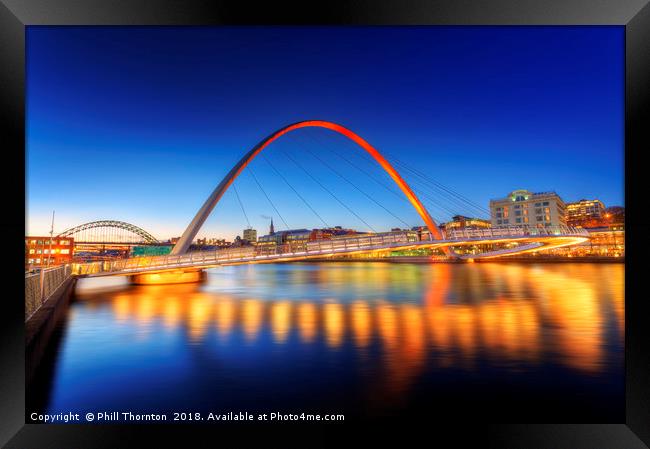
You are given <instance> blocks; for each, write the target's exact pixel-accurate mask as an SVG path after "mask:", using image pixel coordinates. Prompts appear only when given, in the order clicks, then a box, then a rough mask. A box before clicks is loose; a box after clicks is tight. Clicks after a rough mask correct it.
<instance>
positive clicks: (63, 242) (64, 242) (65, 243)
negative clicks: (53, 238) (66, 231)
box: [61, 240, 70, 245]
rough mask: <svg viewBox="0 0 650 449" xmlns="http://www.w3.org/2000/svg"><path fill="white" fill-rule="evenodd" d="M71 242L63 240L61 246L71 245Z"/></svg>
mask: <svg viewBox="0 0 650 449" xmlns="http://www.w3.org/2000/svg"><path fill="white" fill-rule="evenodd" d="M69 244H70V240H61V245H69Z"/></svg>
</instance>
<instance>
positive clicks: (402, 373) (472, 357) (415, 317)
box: [55, 263, 624, 404]
mask: <svg viewBox="0 0 650 449" xmlns="http://www.w3.org/2000/svg"><path fill="white" fill-rule="evenodd" d="M623 282H624V266H623V265H619V264H539V265H529V264H528V265H527V264H522V265H517V264H499V263H490V264H469V265H449V264H432V265H411V264H376V263H375V264H372V263H340V264H337V263H329V264H293V265H261V266H240V267H226V268H222V269H217V270H214V271H212V272H210V275H209V279H208V282H207V283H206V284H203V285H197V284H185V285H171V286H143V287H124V288H123V289H122V290H120V291H114V290H110V291H105V290H96V289H94V287H93V285H92V283H86V284H82V285H80V289H79V292H78V301H77V302H76V303H75V304H73V306H72V307H73V310H72V311H71V315H70V323H69V325H68V327H69V330H68V337H67V339H68V340H67V342H66V344H65V345H64V347H63V349H62V352H63V358H64V363H63V365H62V367H61V368H60V370H59V376H60V377H59V379H58V382H59V388H57V390H56V394H58V395H63V396H65V394H67V393H66V388H71V387H70V386H69V385H68V386H67V387H66V386H65V384H66V382H68V381H69V380H70V379H76V378H78V373H76V370H79V366H78V365H75V363H71V362H70V360H76V361H78V360H82V359H83V363H86V364H93V363H94V364H98V363H101V360H100V359H102V358H107V359H109V360H110V358H111V355H112V356H113V357H114V358H116V359H119V358H120V357H121V356H122V353H121V351H123V347H122V346H120V345H115V346H107V347H105V350H106V351H113V353H112V354H106V353H104V354H98V353H96V352H93V351H89V350H88V349H87V347H86V345H87V344H92V343H93V342H92V341H90V342H89V341H88V338H91V339H92V338H93V335H95V334H89V333H88V332H86V329H87V326H91V325H92V326H99V327H100V328H101V329H100V333H101V335H102V337H101V338H103V339H108V340H111V339H112V338H117V336H116V335H118V334H119V335H124V333H126V335H128V336H129V338H130V341H131V345H133V346H134V347H135V349H134V350H136V351H137V352H138V356H139V357H141V360H140V361H138V363H143V364H146V363H147V357H148V352H149V351H151V352H155V351H156V348H160V347H164V346H165V345H169V346H168V347H167V350H168V351H170V352H171V354H172V355H171V356H170V357H171V358H174V357H175V358H177V359H178V360H182V359H183V357H184V356H183V353H184V351H185V352H186V351H188V348H191V347H201V348H207V349H210V350H216V351H234V353H236V354H238V355H237V356H236V357H235V356H233V357H232V358H230V359H229V362H228V363H229V364H233V365H234V367H233V365H228V367H229V369H231V370H235V369H236V368H238V366H237V365H238V364H240V365H241V367H244V366H246V369H248V368H249V367H250V366H256V367H258V368H259V369H264V368H263V367H262V366H261V362H258V360H261V358H262V356H260V353H259V351H260V350H261V351H267V349H268V348H269V347H272V348H276V349H277V350H279V351H284V352H281V354H283V355H282V357H284V358H283V359H282V362H281V363H282V364H287V366H293V365H291V364H292V363H294V362H296V361H298V360H299V361H300V363H302V365H301V366H308V367H314V369H318V368H319V367H323V369H325V368H324V367H328V366H330V365H328V364H331V363H334V362H333V361H334V360H339V362H340V363H343V362H341V360H343V359H332V358H331V355H332V354H333V355H334V356H336V354H341V357H343V354H347V356H349V355H350V354H352V357H353V358H354V359H355V360H356V362H353V363H351V362H345V363H346V365H345V366H344V368H343V369H344V370H348V371H353V372H355V373H356V374H354V376H361V378H363V379H365V380H364V386H365V387H364V388H366V389H367V392H366V393H367V395H368V398H370V399H372V400H379V399H378V398H381V400H382V401H384V402H391V401H392V402H394V403H397V402H399V401H402V400H404V399H405V397H406V396H407V395H408V392H409V389H412V388H413V385H414V382H416V381H417V380H418V379H420V378H421V377H422V376H424V375H426V374H427V373H431V372H436V371H440V370H451V369H453V370H459V371H461V372H466V373H474V374H476V375H477V376H478V377H479V378H480V376H481V372H482V370H485V369H486V367H489V368H490V369H496V370H498V371H499V372H501V373H514V374H520V375H526V373H531V372H536V370H538V369H540V368H541V367H545V366H549V365H554V366H561V367H562V368H563V369H567V370H570V371H574V372H576V373H578V375H581V376H589V377H592V378H598V377H599V376H609V375H611V374H612V373H617V374H620V375H621V376H622V347H623V331H624V322H623V319H624V296H623V295H624V288H623ZM93 307H94V308H97V307H99V308H100V309H101V310H104V312H103V314H99V312H93V311H92V310H93ZM102 307H103V308H104V309H102ZM93 320H95V321H93ZM117 328H119V329H122V331H120V332H117V331H116V329H117ZM163 334H169V335H180V336H181V337H180V338H181V341H184V343H182V344H180V345H176V346H173V347H172V346H171V345H172V343H166V341H167V340H165V339H164V338H163ZM83 339H86V340H84V342H83V343H84V344H81V340H83ZM76 340H79V342H77V344H75V341H76ZM269 345H270V346H269ZM94 347H96V346H94ZM152 348H153V349H152ZM215 348H216V349H215ZM219 348H221V349H219ZM75 351H78V354H76V356H75V354H74V352H75ZM276 353H277V352H273V351H272V352H270V353H268V354H271V355H268V357H273V354H276ZM220 354H222V356H223V354H226V353H225V352H221V353H220ZM278 354H279V353H278ZM298 354H302V355H298ZM305 354H306V355H305ZM326 354H330V356H327V355H326ZM246 357H250V359H247V358H246ZM277 357H280V356H279V355H278V356H277ZM219 360H221V359H219ZM251 360H252V361H251ZM339 362H337V363H339ZM80 363H81V362H80ZM177 363H180V362H177ZM219 363H221V361H220V362H219ZM256 363H260V365H259V366H258V365H256ZM265 363H266V364H267V365H264V366H267V367H268V366H269V363H271V364H272V362H269V361H268V360H267V361H266V362H265ZM296 363H297V362H296ZM278 364H280V362H278ZM111 366H112V365H111ZM219 366H223V365H219ZM120 367H121V368H120ZM113 369H116V370H119V369H124V370H128V369H129V367H128V366H127V365H126V364H125V363H121V364H120V365H119V366H118V367H116V368H115V367H113ZM220 369H223V368H220ZM242 369H243V368H242ZM277 369H285V366H284V365H282V366H281V367H280V368H277ZM187 370H188V372H186V373H184V374H183V375H184V376H187V377H186V378H185V381H191V380H192V376H193V375H194V374H192V371H191V369H190V368H187ZM348 374H349V373H348ZM248 375H250V374H248ZM259 375H260V376H262V375H263V374H262V373H259ZM292 375H294V376H299V375H297V374H295V373H293V374H292ZM66 379H67V380H66ZM247 379H248V378H247ZM295 381H296V382H298V383H299V382H301V380H300V378H299V377H298V378H297V379H295ZM242 382H244V381H243V380H242ZM246 382H249V383H248V384H247V385H252V384H253V383H254V382H255V380H254V379H253V380H251V379H248V380H247V381H246ZM405 395H406V396H405ZM370 399H369V400H370ZM59 400H60V401H59V404H61V403H65V402H66V401H65V400H63V399H62V398H59ZM55 403H56V398H55Z"/></svg>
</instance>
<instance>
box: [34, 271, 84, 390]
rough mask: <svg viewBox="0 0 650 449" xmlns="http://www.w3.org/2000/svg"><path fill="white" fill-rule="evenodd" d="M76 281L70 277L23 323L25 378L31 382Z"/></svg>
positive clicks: (62, 316) (64, 310) (72, 293)
mask: <svg viewBox="0 0 650 449" xmlns="http://www.w3.org/2000/svg"><path fill="white" fill-rule="evenodd" d="M76 282H77V279H76V278H74V277H70V278H68V279H66V280H65V281H64V282H63V283H62V284H61V285H60V286H59V288H57V289H56V290H55V291H54V293H53V294H52V295H51V296H50V297H49V298H48V300H47V301H45V302H44V303H43V305H42V306H41V307H40V308H39V309H38V310H37V311H36V312H35V313H34V314H33V315H32V316H31V317H30V318H29V319H28V320H27V321H26V322H25V377H26V382H27V385H29V383H30V382H31V381H32V379H33V378H34V375H35V374H36V371H37V369H38V367H39V365H40V363H41V361H42V360H43V355H44V354H45V352H46V349H47V347H48V345H49V343H50V339H51V337H52V334H53V333H54V331H55V329H56V326H57V325H58V324H59V322H60V321H61V320H62V319H63V318H64V316H65V313H66V309H67V307H68V304H69V302H70V299H71V298H72V297H73V295H74V288H75V284H76Z"/></svg>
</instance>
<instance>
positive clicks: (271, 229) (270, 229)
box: [269, 217, 275, 235]
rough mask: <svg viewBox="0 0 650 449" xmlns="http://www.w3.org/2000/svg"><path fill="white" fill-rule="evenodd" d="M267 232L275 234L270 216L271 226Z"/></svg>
mask: <svg viewBox="0 0 650 449" xmlns="http://www.w3.org/2000/svg"><path fill="white" fill-rule="evenodd" d="M269 234H271V235H273V234H275V228H274V227H273V217H271V227H270V228H269Z"/></svg>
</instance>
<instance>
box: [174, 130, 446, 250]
mask: <svg viewBox="0 0 650 449" xmlns="http://www.w3.org/2000/svg"><path fill="white" fill-rule="evenodd" d="M308 127H318V128H327V129H331V130H332V131H336V132H337V133H339V134H342V135H344V136H345V137H347V138H348V139H350V140H352V141H353V142H354V143H356V144H357V145H359V146H360V147H361V148H363V149H364V150H366V152H368V154H370V155H371V156H372V157H373V158H374V159H375V160H376V161H377V162H378V163H379V165H381V167H382V168H383V169H384V170H385V171H386V173H388V175H389V176H390V177H391V178H392V179H393V181H395V183H396V184H397V185H398V186H399V188H400V190H401V191H402V192H404V195H406V197H407V198H408V200H409V202H410V203H411V204H412V205H413V207H414V208H415V210H416V211H417V213H418V214H419V215H420V217H422V220H424V223H425V224H426V225H427V228H428V229H429V232H430V233H431V235H432V236H433V237H434V238H435V239H436V240H441V239H442V234H441V233H440V230H439V229H438V226H436V222H435V221H434V220H433V218H431V215H430V214H429V212H428V211H427V210H426V208H425V207H424V205H423V204H422V202H421V201H420V200H419V198H418V197H417V196H415V193H413V190H411V188H410V187H409V185H408V184H407V183H406V181H404V179H403V178H402V177H401V176H400V174H399V173H398V172H397V170H395V168H394V167H393V166H392V165H391V164H390V163H389V162H388V161H387V160H386V158H384V156H382V155H381V154H380V153H379V151H377V150H376V149H375V148H374V147H373V146H372V145H370V144H369V143H368V142H366V141H365V140H364V139H363V138H361V137H360V136H359V135H358V134H356V133H354V132H353V131H351V130H349V129H348V128H346V127H344V126H341V125H339V124H336V123H332V122H328V121H325V120H306V121H303V122H298V123H293V124H291V125H287V126H285V127H284V128H282V129H280V130H278V131H276V132H274V133H273V134H271V135H270V136H268V137H267V138H265V139H264V140H262V141H261V142H260V143H258V144H257V145H256V146H255V147H254V148H253V149H252V150H250V151H249V152H248V153H246V154H245V155H244V157H242V158H241V159H240V161H239V162H238V163H237V165H235V166H234V167H233V168H232V169H231V170H230V172H228V174H227V175H226V176H225V178H224V179H223V180H222V181H221V182H220V183H219V185H218V186H217V187H216V188H215V189H214V191H213V192H212V194H211V195H210V196H209V197H208V199H207V200H206V201H205V203H204V204H203V206H202V207H201V209H199V211H198V212H197V214H196V216H195V217H194V219H193V220H192V222H191V223H190V224H189V225H188V227H187V229H186V230H185V232H184V233H183V235H182V236H181V238H180V239H179V241H178V243H177V244H176V245H175V246H174V249H173V250H172V254H184V253H185V252H186V251H187V250H188V248H189V247H190V244H191V243H192V240H194V237H196V234H197V233H198V232H199V229H200V228H201V226H202V225H203V223H204V222H205V220H206V219H207V218H208V216H209V215H210V213H211V212H212V209H214V207H215V206H216V205H217V203H218V202H219V200H220V199H221V197H222V196H223V194H224V193H225V192H226V190H228V187H230V185H231V184H232V183H233V181H234V180H235V179H236V178H237V176H239V174H240V173H241V172H242V171H243V170H244V168H246V166H247V165H248V164H249V163H250V162H251V161H252V160H253V159H254V158H255V156H257V155H258V154H259V153H260V152H261V151H262V150H263V149H264V148H266V147H267V146H268V145H269V144H270V143H271V142H273V141H274V140H276V139H277V138H278V137H280V136H282V135H284V134H286V133H288V132H290V131H293V130H296V129H299V128H308ZM443 250H444V251H445V254H447V255H448V256H450V255H452V254H453V253H452V251H451V250H450V249H449V248H446V247H445V248H444V249H443Z"/></svg>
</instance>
